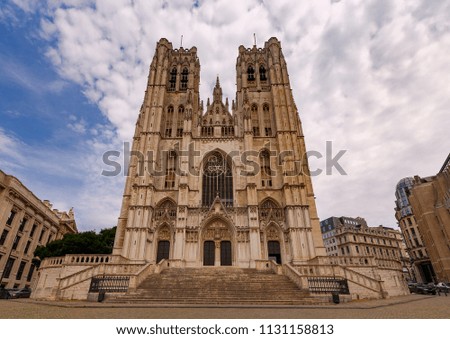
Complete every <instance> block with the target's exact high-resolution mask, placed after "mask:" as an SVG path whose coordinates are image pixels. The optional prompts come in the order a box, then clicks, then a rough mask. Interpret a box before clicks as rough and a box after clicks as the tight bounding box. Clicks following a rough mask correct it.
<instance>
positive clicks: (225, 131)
mask: <svg viewBox="0 0 450 339" xmlns="http://www.w3.org/2000/svg"><path fill="white" fill-rule="evenodd" d="M233 135H234V126H222V136H224V137H227V136H233Z"/></svg>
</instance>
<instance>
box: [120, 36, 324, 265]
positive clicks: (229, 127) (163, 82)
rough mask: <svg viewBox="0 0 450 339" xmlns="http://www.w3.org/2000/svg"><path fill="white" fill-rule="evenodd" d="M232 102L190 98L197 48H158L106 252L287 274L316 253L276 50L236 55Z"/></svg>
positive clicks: (295, 119) (309, 195) (289, 99)
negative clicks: (273, 266)
mask: <svg viewBox="0 0 450 339" xmlns="http://www.w3.org/2000/svg"><path fill="white" fill-rule="evenodd" d="M236 84H237V91H236V98H235V99H234V100H232V102H231V105H230V104H229V102H228V98H227V99H226V100H225V102H224V100H223V96H222V89H221V86H220V81H219V78H217V81H216V85H215V87H214V89H213V96H212V100H211V101H210V100H209V99H208V100H207V103H206V105H204V104H203V101H201V100H200V93H199V85H200V62H199V59H198V57H197V49H196V47H192V48H190V49H185V48H182V47H181V48H179V49H174V48H173V47H172V44H171V43H170V42H169V41H167V40H166V39H161V40H160V41H159V42H158V43H157V47H156V52H155V55H154V57H153V61H152V63H151V66H150V72H149V76H148V84H147V88H146V91H145V98H144V102H143V105H142V107H141V110H140V113H139V117H138V119H137V123H136V130H135V134H134V138H133V146H132V156H131V159H130V163H129V168H128V176H127V180H126V185H125V190H124V195H123V203H122V208H121V212H120V216H119V220H118V225H117V234H116V239H115V244H114V252H113V254H116V255H120V256H122V257H124V258H127V259H129V260H130V261H132V262H136V263H158V262H160V261H161V260H163V259H168V260H174V261H182V262H183V266H185V267H199V266H237V267H255V264H256V262H257V261H258V260H267V259H272V260H274V261H276V262H277V263H283V264H284V263H291V264H293V265H296V264H303V263H306V262H307V261H308V260H310V259H312V258H314V257H316V256H324V255H325V251H324V247H323V241H322V237H321V233H320V225H319V219H318V216H317V211H316V205H315V200H314V199H315V198H314V193H313V187H312V182H311V178H310V176H309V168H308V162H307V159H306V156H305V154H306V149H305V142H304V135H303V131H302V126H301V122H300V119H299V115H298V111H297V108H296V105H295V103H294V100H293V96H292V91H291V87H290V83H289V76H288V71H287V66H286V61H285V58H284V56H283V53H282V50H281V45H280V42H279V41H278V40H277V39H276V38H271V39H270V40H269V41H267V42H266V43H265V45H264V48H257V47H256V46H253V47H252V48H245V47H244V46H240V47H239V54H238V58H237V62H236Z"/></svg>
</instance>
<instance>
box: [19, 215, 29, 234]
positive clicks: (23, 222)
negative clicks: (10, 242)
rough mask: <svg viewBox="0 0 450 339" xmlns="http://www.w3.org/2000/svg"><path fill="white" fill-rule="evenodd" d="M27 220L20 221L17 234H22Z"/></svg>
mask: <svg viewBox="0 0 450 339" xmlns="http://www.w3.org/2000/svg"><path fill="white" fill-rule="evenodd" d="M27 221H28V219H27V218H23V219H22V221H21V222H20V225H19V232H23V230H24V229H25V226H26V224H27Z"/></svg>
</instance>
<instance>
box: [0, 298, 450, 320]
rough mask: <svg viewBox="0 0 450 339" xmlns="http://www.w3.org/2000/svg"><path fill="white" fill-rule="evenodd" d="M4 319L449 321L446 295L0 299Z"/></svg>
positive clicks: (449, 299) (449, 309)
mask: <svg viewBox="0 0 450 339" xmlns="http://www.w3.org/2000/svg"><path fill="white" fill-rule="evenodd" d="M0 318H3V319H35V318H36V319H37V318H39V319H42V318H44V319H94V318H96V319H98V318H101V319H145V318H147V319H152V318H153V319H175V318H177V319H187V318H189V319H191V318H196V319H214V318H215V319H245V318H247V319H248V318H259V319H261V318H264V319H266V318H268V319H288V318H305V319H333V318H336V319H358V318H361V319H363V318H364V319H397V318H404V319H405V318H406V319H433V318H441V319H450V296H449V297H445V296H426V295H415V294H412V295H408V296H403V297H395V298H390V299H381V300H370V301H367V300H365V301H352V302H349V303H343V304H327V305H286V306H280V305H274V306H266V305H264V306H261V305H244V306H243V305H145V304H107V303H98V302H84V301H37V300H31V299H12V300H0Z"/></svg>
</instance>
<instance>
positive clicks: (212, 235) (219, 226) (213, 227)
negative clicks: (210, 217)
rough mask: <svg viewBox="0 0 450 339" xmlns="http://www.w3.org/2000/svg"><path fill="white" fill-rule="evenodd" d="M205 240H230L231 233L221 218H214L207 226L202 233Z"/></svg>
mask: <svg viewBox="0 0 450 339" xmlns="http://www.w3.org/2000/svg"><path fill="white" fill-rule="evenodd" d="M203 238H204V239H205V240H214V239H216V240H231V233H230V230H229V229H228V226H227V225H225V224H224V223H223V221H221V220H216V221H214V222H212V223H211V224H210V225H209V226H207V228H206V230H205V231H204V233H203Z"/></svg>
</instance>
